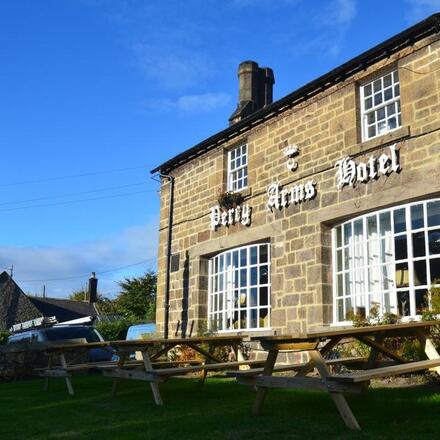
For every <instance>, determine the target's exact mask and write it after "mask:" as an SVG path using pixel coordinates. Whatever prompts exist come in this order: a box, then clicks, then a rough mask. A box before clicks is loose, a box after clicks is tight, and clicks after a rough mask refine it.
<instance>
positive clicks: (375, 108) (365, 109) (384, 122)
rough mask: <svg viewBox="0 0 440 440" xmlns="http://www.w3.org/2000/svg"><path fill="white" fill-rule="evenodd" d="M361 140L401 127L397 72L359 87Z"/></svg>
mask: <svg viewBox="0 0 440 440" xmlns="http://www.w3.org/2000/svg"><path fill="white" fill-rule="evenodd" d="M361 112H362V114H361V118H362V140H364V141H366V140H368V139H372V138H374V137H377V136H380V135H382V134H385V133H388V132H390V131H392V130H395V129H396V128H399V127H400V126H401V125H402V120H401V114H400V84H399V75H398V72H397V70H395V71H393V72H390V73H387V74H386V75H383V76H381V77H380V78H376V79H374V80H373V81H371V82H369V83H367V84H364V85H363V86H362V87H361Z"/></svg>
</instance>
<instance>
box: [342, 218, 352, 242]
mask: <svg viewBox="0 0 440 440" xmlns="http://www.w3.org/2000/svg"><path fill="white" fill-rule="evenodd" d="M349 243H351V223H347V224H345V225H344V244H345V245H347V244H349Z"/></svg>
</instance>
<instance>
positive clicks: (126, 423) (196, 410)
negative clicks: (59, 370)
mask: <svg viewBox="0 0 440 440" xmlns="http://www.w3.org/2000/svg"><path fill="white" fill-rule="evenodd" d="M74 386H75V391H76V396H75V397H70V396H68V395H67V392H66V390H65V386H64V382H63V381H61V380H53V381H52V382H51V388H50V390H49V392H48V393H45V392H44V391H43V382H42V381H40V380H36V381H30V382H18V383H8V384H0V439H7V440H15V439H17V440H18V439H24V438H26V439H35V440H37V439H38V440H39V439H45V440H47V439H75V440H77V439H106V440H110V439H118V440H119V439H214V440H216V439H227V440H236V439H246V440H249V439H251V440H257V439H268V438H270V439H315V438H316V439H318V438H319V439H323V438H327V439H333V438H337V439H375V440H376V439H395V438H399V439H438V438H440V423H439V422H438V420H439V417H440V394H439V392H438V388H433V387H425V386H419V387H411V388H398V389H391V388H386V389H381V388H375V389H370V390H369V391H368V392H367V393H366V394H364V395H356V396H348V401H349V404H350V406H351V408H352V410H353V412H354V414H355V415H356V417H357V418H358V420H359V423H360V425H361V427H362V429H363V431H362V432H359V433H357V432H352V431H350V430H348V429H346V428H345V425H344V424H343V422H342V421H341V419H340V417H339V415H338V413H337V412H336V409H335V407H334V405H333V403H332V401H331V399H330V398H329V396H328V395H327V394H325V393H320V392H306V391H292V390H271V391H270V392H269V394H268V397H267V400H266V404H265V407H264V414H263V415H262V416H261V417H254V416H252V414H251V407H252V403H253V400H254V396H255V393H254V391H253V390H251V389H249V388H247V387H244V386H241V385H237V384H236V383H235V382H234V381H230V380H227V381H226V380H221V379H210V380H208V381H207V382H206V384H205V387H204V388H200V387H199V386H198V384H197V380H191V379H173V380H170V381H169V382H167V383H165V384H162V385H161V392H162V397H163V400H164V402H165V406H164V407H157V406H155V405H154V403H153V399H152V396H151V392H150V389H149V385H148V384H147V383H144V382H136V381H133V382H129V381H124V382H121V384H120V387H119V390H120V391H119V392H118V395H117V396H116V397H114V398H112V397H111V396H110V389H111V381H109V380H108V379H106V378H102V377H100V376H89V377H77V378H75V379H74Z"/></svg>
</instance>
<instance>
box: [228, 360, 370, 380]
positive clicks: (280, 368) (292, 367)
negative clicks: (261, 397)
mask: <svg viewBox="0 0 440 440" xmlns="http://www.w3.org/2000/svg"><path fill="white" fill-rule="evenodd" d="M367 361H368V358H365V357H351V358H345V359H331V360H327V361H326V362H325V363H326V364H327V365H329V366H331V365H364V364H365V363H366V362H367ZM307 365H308V364H307V362H304V363H301V364H280V365H275V367H274V369H273V372H274V373H280V372H284V371H299V370H301V369H302V368H304V367H306V366H307ZM263 373H264V368H252V369H251V370H246V371H230V372H228V375H229V376H234V377H246V376H256V375H258V374H263Z"/></svg>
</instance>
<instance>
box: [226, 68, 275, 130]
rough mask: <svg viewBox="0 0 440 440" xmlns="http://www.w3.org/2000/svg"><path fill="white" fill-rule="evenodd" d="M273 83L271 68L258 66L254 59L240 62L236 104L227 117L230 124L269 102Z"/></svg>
mask: <svg viewBox="0 0 440 440" xmlns="http://www.w3.org/2000/svg"><path fill="white" fill-rule="evenodd" d="M274 83H275V79H274V75H273V71H272V69H270V68H268V67H258V64H257V63H256V62H255V61H243V62H242V63H240V65H239V66H238V84H239V91H238V105H237V109H236V110H235V112H234V113H233V114H232V115H231V117H230V118H229V123H230V125H232V124H235V123H236V122H238V121H240V120H242V119H243V118H245V117H246V116H249V115H250V114H252V113H254V112H256V111H257V110H260V109H261V108H263V107H266V106H267V105H269V104H271V103H272V100H273V85H274Z"/></svg>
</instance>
